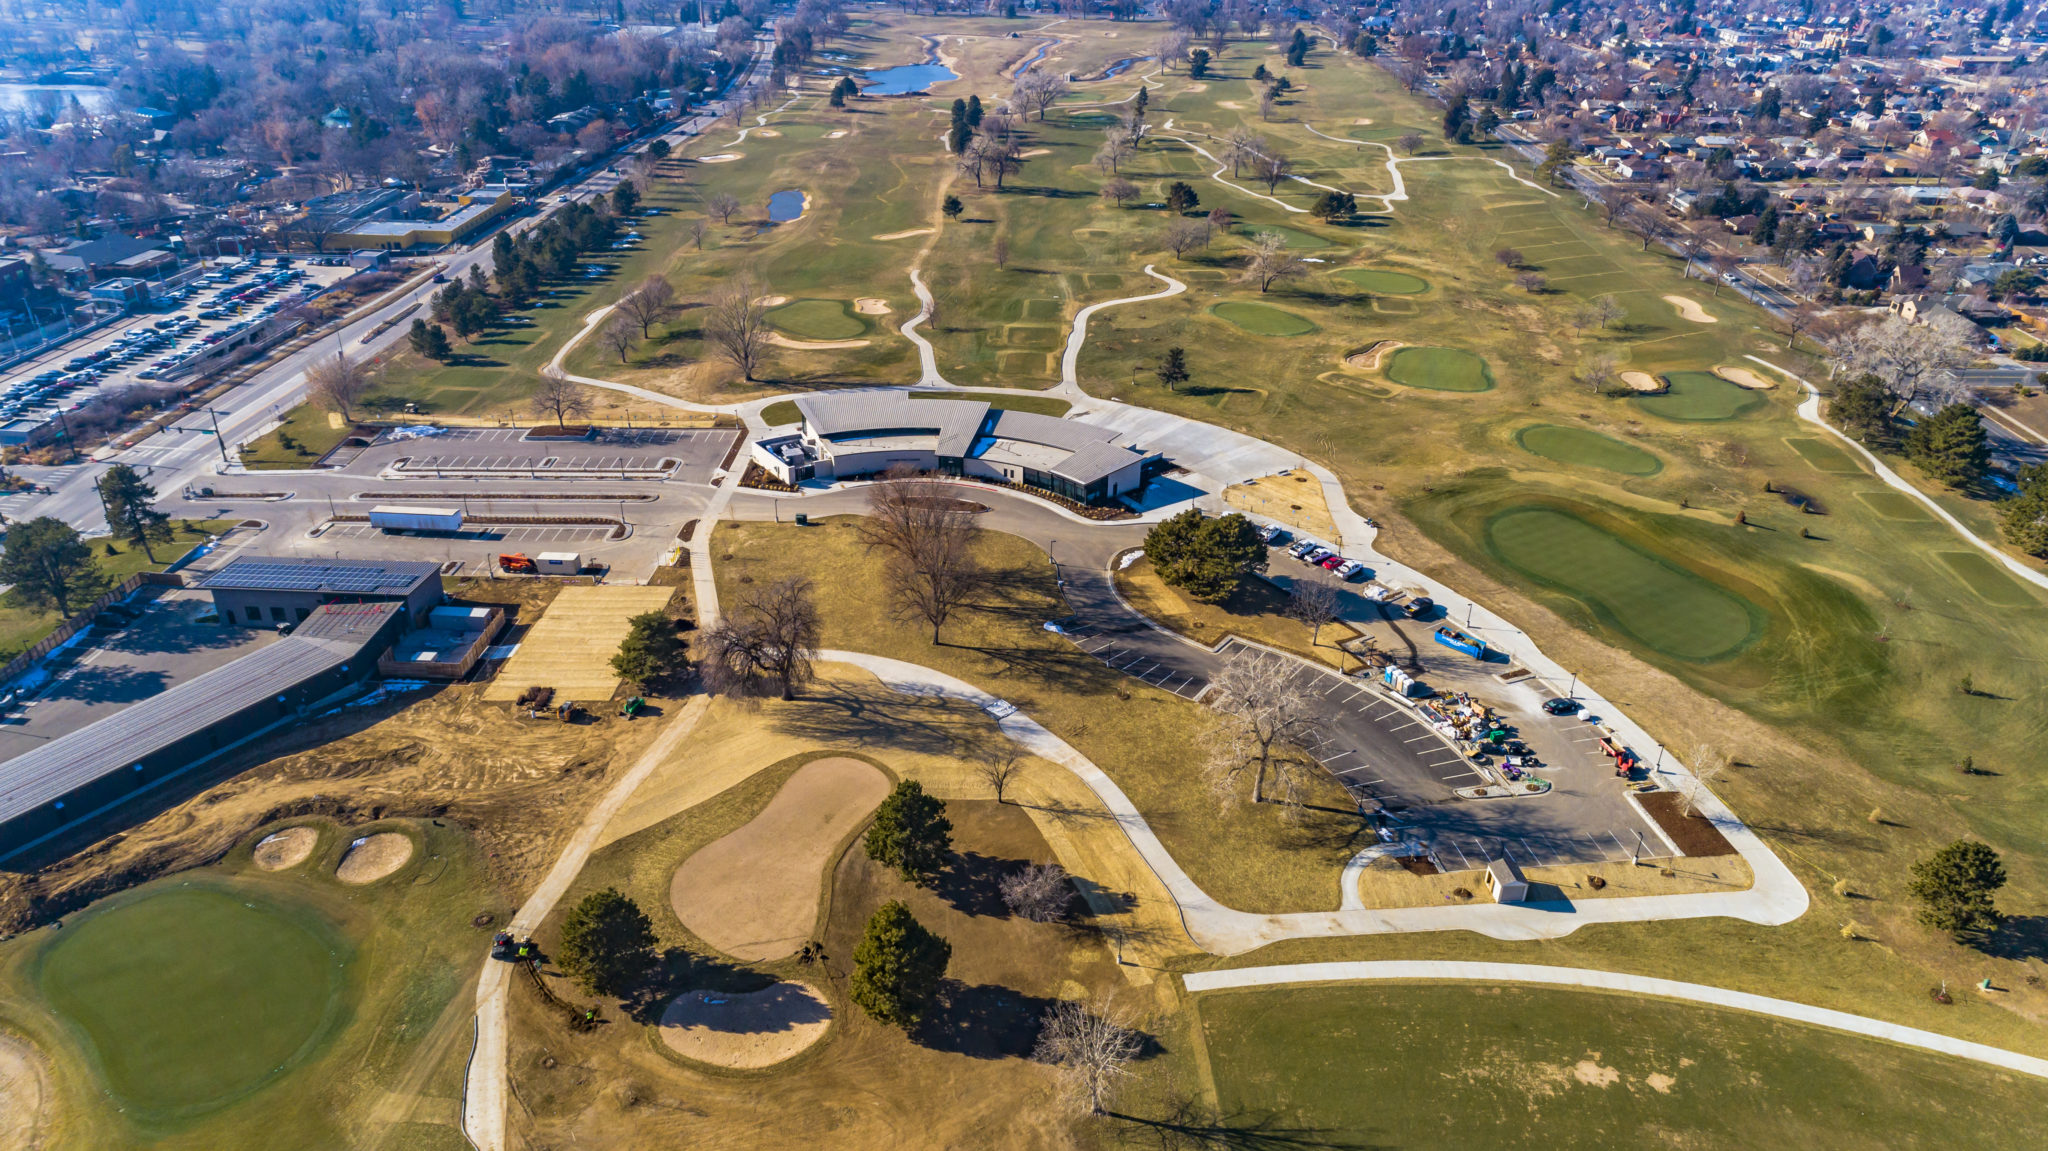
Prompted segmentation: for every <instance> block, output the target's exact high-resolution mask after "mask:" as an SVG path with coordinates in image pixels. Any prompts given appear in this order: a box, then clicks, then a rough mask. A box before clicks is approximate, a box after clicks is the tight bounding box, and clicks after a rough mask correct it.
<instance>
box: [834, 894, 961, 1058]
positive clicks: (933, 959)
mask: <svg viewBox="0 0 2048 1151" xmlns="http://www.w3.org/2000/svg"><path fill="white" fill-rule="evenodd" d="M952 957H953V945H952V944H950V943H947V942H946V941H945V940H944V939H941V938H940V937H939V936H937V935H934V934H933V933H932V932H930V931H928V930H926V928H925V926H924V924H922V923H919V922H918V921H917V917H916V916H915V915H912V914H911V913H910V908H909V907H908V906H906V905H905V904H904V903H903V901H902V900H900V899H892V900H890V901H889V902H887V903H884V904H883V905H882V906H881V907H879V908H877V909H876V910H875V913H874V915H872V916H870V917H869V919H868V926H867V930H866V931H865V932H863V933H862V934H861V939H860V943H859V945H857V946H856V947H855V948H854V949H853V975H852V977H851V978H850V979H848V981H847V988H846V989H847V994H848V995H849V996H851V997H852V999H853V1001H854V1002H855V1003H857V1004H859V1005H860V1008H861V1010H863V1011H865V1012H867V1013H868V1014H869V1015H870V1016H872V1017H873V1018H874V1019H875V1020H876V1021H878V1022H881V1023H891V1024H895V1025H896V1026H898V1027H901V1028H904V1029H905V1030H908V1029H910V1028H911V1027H914V1026H916V1025H917V1023H918V1021H919V1020H921V1019H923V1018H924V1013H925V1009H926V1008H928V1007H929V1006H930V1005H931V1002H932V1000H933V998H934V997H936V996H937V995H938V992H939V982H940V980H942V979H944V978H945V976H946V964H947V962H948V961H950V960H951V959H952Z"/></svg>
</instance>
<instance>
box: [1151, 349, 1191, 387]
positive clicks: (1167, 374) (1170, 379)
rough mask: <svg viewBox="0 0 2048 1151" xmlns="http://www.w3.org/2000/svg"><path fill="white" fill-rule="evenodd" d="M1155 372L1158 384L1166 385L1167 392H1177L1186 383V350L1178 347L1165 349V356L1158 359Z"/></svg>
mask: <svg viewBox="0 0 2048 1151" xmlns="http://www.w3.org/2000/svg"><path fill="white" fill-rule="evenodd" d="M1157 370H1158V374H1159V382H1160V383H1162V384H1165V385H1166V390H1167V391H1170V392H1177V391H1179V390H1180V386H1181V385H1182V384H1185V383H1187V382H1188V354H1187V352H1186V350H1184V349H1182V348H1180V347H1171V348H1168V349H1166V354H1165V355H1164V356H1161V357H1160V358H1159V367H1158V369H1157Z"/></svg>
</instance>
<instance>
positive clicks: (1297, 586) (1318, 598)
mask: <svg viewBox="0 0 2048 1151" xmlns="http://www.w3.org/2000/svg"><path fill="white" fill-rule="evenodd" d="M1287 616H1288V618H1289V619H1292V620H1295V621H1296V622H1298V623H1300V624H1301V625H1302V626H1303V627H1305V628H1308V629H1309V637H1308V642H1309V646H1310V647H1314V646H1315V645H1316V643H1317V642H1319V641H1320V640H1321V639H1322V638H1323V628H1324V627H1325V626H1327V625H1329V624H1331V623H1335V622H1336V620H1337V589H1336V588H1334V587H1331V586H1330V585H1329V584H1326V583H1323V582H1321V581H1320V580H1296V581H1295V582H1294V587H1293V589H1292V590H1291V591H1290V592H1289V593H1288V596H1287Z"/></svg>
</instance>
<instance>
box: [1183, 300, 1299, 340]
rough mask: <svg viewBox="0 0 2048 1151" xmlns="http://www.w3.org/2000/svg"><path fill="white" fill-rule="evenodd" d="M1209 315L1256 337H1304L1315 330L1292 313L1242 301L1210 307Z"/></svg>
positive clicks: (1225, 302)
mask: <svg viewBox="0 0 2048 1151" xmlns="http://www.w3.org/2000/svg"><path fill="white" fill-rule="evenodd" d="M1209 314H1210V315H1212V316H1215V317H1217V318H1218V319H1223V320H1229V321H1230V322H1231V323H1233V324H1236V325H1237V326H1238V327H1240V328H1243V329H1244V330H1245V331H1247V332H1250V333H1252V334H1253V335H1256V336H1305V335H1308V334H1309V333H1310V332H1313V331H1315V330H1316V326H1315V325H1314V324H1312V323H1310V322H1309V321H1307V320H1305V319H1303V318H1302V317H1300V316H1297V315H1295V314H1294V313H1293V312H1283V311H1281V310H1280V309H1278V308H1275V307H1273V306H1271V305H1269V304H1253V303H1247V302H1245V301H1243V300H1226V301H1224V302H1223V303H1220V304H1217V305H1215V306H1213V307H1211V308H1210V309H1209Z"/></svg>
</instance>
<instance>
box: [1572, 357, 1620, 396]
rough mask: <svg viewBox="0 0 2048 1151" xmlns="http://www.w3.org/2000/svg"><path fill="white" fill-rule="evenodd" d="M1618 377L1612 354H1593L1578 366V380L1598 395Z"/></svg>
mask: <svg viewBox="0 0 2048 1151" xmlns="http://www.w3.org/2000/svg"><path fill="white" fill-rule="evenodd" d="M1617 378H1619V375H1618V372H1617V371H1616V365H1615V362H1614V357H1613V356H1594V357H1593V358H1592V359H1590V360H1587V361H1586V362H1585V363H1584V364H1583V365H1581V366H1580V368H1579V382H1580V383H1582V384H1584V385H1586V387H1587V388H1589V389H1591V390H1592V392H1593V394H1594V395H1596V396H1597V395H1599V394H1601V393H1602V392H1605V391H1606V390H1607V389H1609V388H1611V387H1613V386H1614V382H1615V380H1616V379H1617Z"/></svg>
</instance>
